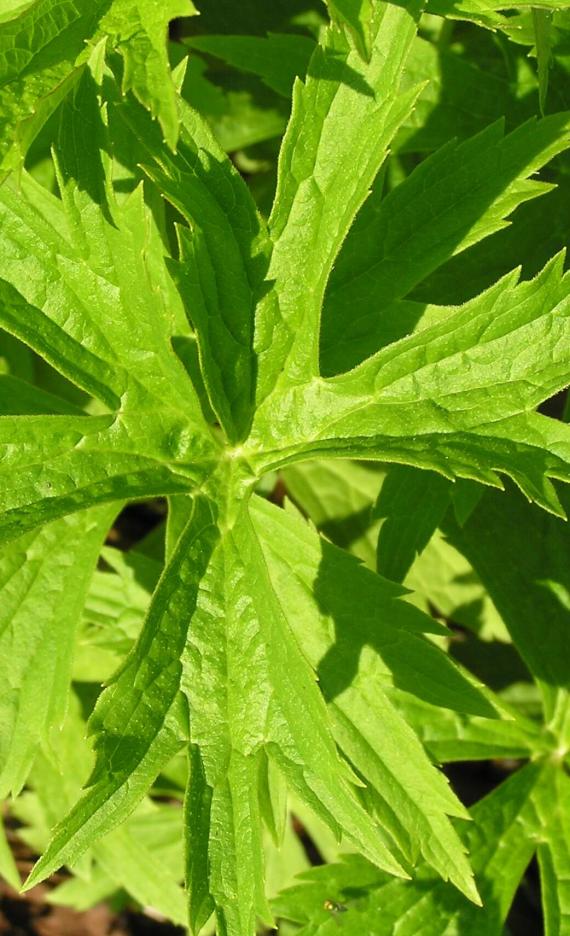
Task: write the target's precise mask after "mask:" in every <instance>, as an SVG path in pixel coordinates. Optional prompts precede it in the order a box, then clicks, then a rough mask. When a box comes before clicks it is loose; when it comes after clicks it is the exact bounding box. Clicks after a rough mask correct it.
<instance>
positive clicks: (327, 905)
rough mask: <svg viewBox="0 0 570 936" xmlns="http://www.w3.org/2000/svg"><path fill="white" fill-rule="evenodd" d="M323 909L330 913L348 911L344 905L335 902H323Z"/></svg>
mask: <svg viewBox="0 0 570 936" xmlns="http://www.w3.org/2000/svg"><path fill="white" fill-rule="evenodd" d="M323 908H324V909H325V910H328V911H329V912H330V913H346V911H347V910H348V907H345V905H344V904H340V903H337V902H336V900H325V902H324V904H323Z"/></svg>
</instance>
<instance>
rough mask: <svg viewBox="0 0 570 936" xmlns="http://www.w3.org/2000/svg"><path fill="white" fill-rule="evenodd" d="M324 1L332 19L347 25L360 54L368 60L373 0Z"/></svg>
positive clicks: (372, 19) (370, 45)
mask: <svg viewBox="0 0 570 936" xmlns="http://www.w3.org/2000/svg"><path fill="white" fill-rule="evenodd" d="M326 3H327V6H328V8H329V11H330V14H331V17H332V18H333V20H336V21H337V22H338V23H342V24H343V25H345V26H347V27H348V30H349V32H350V34H351V35H352V37H353V39H354V42H355V44H356V47H357V49H358V51H359V53H360V55H361V56H362V58H364V59H365V60H366V61H369V60H370V56H371V54H372V44H373V38H372V33H373V22H374V3H373V0H326Z"/></svg>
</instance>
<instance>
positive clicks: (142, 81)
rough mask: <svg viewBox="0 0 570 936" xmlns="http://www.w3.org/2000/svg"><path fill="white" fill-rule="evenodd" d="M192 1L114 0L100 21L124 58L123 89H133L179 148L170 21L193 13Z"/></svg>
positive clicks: (167, 139) (170, 145) (172, 146)
mask: <svg viewBox="0 0 570 936" xmlns="http://www.w3.org/2000/svg"><path fill="white" fill-rule="evenodd" d="M193 13H196V8H195V7H194V5H193V3H191V2H190V0H162V2H160V3H156V2H155V0H113V3H112V4H111V8H110V10H109V12H108V13H107V15H106V16H105V17H104V18H103V20H102V23H101V31H102V32H103V33H105V34H107V35H108V36H109V37H110V39H111V42H112V44H113V45H115V46H116V47H117V48H118V50H119V51H120V52H121V54H122V56H123V59H124V72H123V92H127V91H132V92H133V93H134V94H135V95H136V97H137V98H138V100H139V101H140V102H141V103H142V104H144V106H145V107H146V108H148V110H149V111H150V113H151V114H152V116H153V117H156V118H158V120H159V122H160V126H161V129H162V132H163V134H164V139H165V141H166V143H167V144H168V146H169V147H170V148H171V149H173V150H174V149H175V148H176V144H177V141H178V130H179V114H178V105H177V97H176V89H175V86H174V81H173V80H172V75H171V72H170V64H169V61H168V53H167V38H168V24H169V22H170V20H172V19H174V18H175V17H177V16H191V15H192V14H193Z"/></svg>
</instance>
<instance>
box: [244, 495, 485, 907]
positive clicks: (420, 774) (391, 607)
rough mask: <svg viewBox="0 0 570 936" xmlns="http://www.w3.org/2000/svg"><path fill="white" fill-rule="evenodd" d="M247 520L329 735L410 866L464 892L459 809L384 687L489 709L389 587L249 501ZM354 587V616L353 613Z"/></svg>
mask: <svg viewBox="0 0 570 936" xmlns="http://www.w3.org/2000/svg"><path fill="white" fill-rule="evenodd" d="M253 516H254V519H255V523H256V526H257V529H258V531H259V534H260V535H261V536H262V546H263V550H264V554H265V557H266V561H267V562H268V567H269V573H270V576H271V579H272V581H273V585H274V588H275V589H276V590H277V591H278V592H279V593H281V594H282V596H283V597H282V599H281V600H282V601H284V600H285V596H287V601H288V604H289V608H290V620H291V622H292V626H293V628H294V631H295V634H296V637H297V640H298V642H299V643H300V644H301V645H302V646H303V648H304V650H305V653H306V654H307V656H308V658H309V660H310V661H311V663H312V664H313V666H315V668H317V667H318V675H319V681H320V684H321V686H322V689H323V693H324V695H325V698H326V699H327V702H328V704H329V711H330V713H331V718H332V722H333V730H334V732H335V737H336V739H337V741H338V743H339V744H340V746H341V748H342V750H343V751H344V753H345V754H346V755H347V756H348V757H349V758H350V760H351V762H352V763H353V765H354V766H355V767H356V768H357V770H358V772H359V774H360V775H361V776H363V777H364V779H365V780H366V781H367V782H368V783H370V784H371V786H372V788H373V790H374V792H375V794H376V797H377V798H378V803H377V806H378V809H379V816H380V819H381V821H382V822H383V824H385V825H386V827H387V830H388V832H389V834H390V835H391V836H392V837H393V838H394V840H395V841H396V842H397V844H398V846H399V847H400V848H401V849H402V850H403V852H404V853H405V854H407V857H408V860H410V861H412V862H413V861H414V857H413V856H414V855H415V850H416V849H417V850H419V851H420V852H421V853H422V854H423V855H424V857H425V858H426V859H427V860H428V861H429V862H430V863H431V864H432V865H433V866H434V867H435V868H436V869H437V870H438V871H439V873H440V874H442V876H443V877H444V878H446V879H447V878H448V877H450V878H451V880H453V881H454V883H455V884H456V885H457V886H459V887H460V888H461V889H464V890H465V892H466V893H468V894H469V896H470V897H472V898H473V897H474V894H475V892H474V891H473V889H472V886H471V882H470V873H469V868H468V865H467V864H466V862H465V859H464V856H463V855H462V853H461V847H460V845H459V842H458V840H457V838H456V836H455V833H454V832H453V830H452V828H451V826H450V825H449V822H448V821H447V819H446V817H445V814H446V813H448V814H453V815H463V810H462V807H461V806H460V804H459V803H458V802H457V801H456V800H455V799H454V797H453V796H451V795H450V791H449V789H448V787H447V784H446V782H445V780H444V779H443V777H442V776H441V775H440V774H438V773H437V772H436V771H435V770H434V768H433V767H432V766H431V765H430V763H429V761H428V760H427V758H426V757H425V754H424V752H423V751H422V749H421V746H420V745H419V744H418V741H417V738H416V737H415V736H414V734H413V733H412V732H411V731H410V729H409V727H408V726H407V725H406V723H405V722H404V721H403V719H401V718H400V716H399V715H398V713H397V712H396V710H395V709H394V708H393V706H392V704H391V702H390V701H389V698H388V697H387V695H386V690H387V689H388V688H389V687H390V685H391V684H393V683H395V684H396V685H401V686H402V687H404V686H407V687H408V688H409V690H410V691H417V692H418V693H420V694H427V695H428V696H429V697H430V698H431V700H432V701H435V702H436V704H439V705H446V706H451V707H453V708H458V709H459V710H463V711H466V710H467V711H478V712H481V713H484V714H486V715H491V716H492V715H494V711H493V708H492V707H491V706H490V705H489V704H488V703H487V702H486V700H484V699H483V697H482V696H481V695H480V694H479V692H478V690H477V689H476V688H475V687H474V686H473V685H470V684H469V683H468V682H467V681H466V680H465V679H464V677H463V676H462V675H461V674H460V673H459V672H458V671H454V670H453V667H452V665H450V661H449V660H448V658H447V657H446V656H445V654H443V653H442V652H441V651H439V650H438V649H437V648H436V647H435V646H434V645H433V644H431V643H430V642H429V641H425V640H424V639H423V638H422V637H421V636H420V634H419V633H418V631H419V630H420V629H422V628H423V629H425V630H428V631H429V630H433V629H434V628H435V629H437V625H436V624H435V622H434V621H433V620H431V619H429V618H428V617H426V616H424V615H423V614H421V612H419V611H417V609H415V608H414V607H413V606H412V605H410V604H408V603H407V602H403V601H401V600H400V596H401V590H400V589H399V588H398V586H395V585H393V584H392V583H388V582H387V581H386V580H384V579H381V578H380V577H379V576H376V575H375V574H374V573H371V572H369V571H368V570H366V569H364V568H363V567H361V566H359V565H358V564H357V563H356V562H355V560H354V559H352V558H350V557H348V556H346V554H345V553H343V552H342V551H340V550H337V549H335V548H334V547H332V546H330V545H328V544H327V543H326V542H325V541H323V540H319V537H318V536H317V535H316V534H315V533H313V532H311V531H310V529H309V528H308V527H307V526H306V525H305V524H303V523H302V521H300V520H298V519H296V518H294V517H292V516H289V515H286V514H284V513H283V511H279V510H277V509H276V508H275V507H272V506H271V505H269V504H266V503H265V502H263V501H256V502H255V510H254V514H253ZM357 582H358V584H357ZM355 590H356V591H357V592H358V595H359V610H358V616H357V617H355V616H354V615H353V613H352V608H353V601H352V597H351V596H352V594H353V592H354V591H355ZM313 594H314V597H313ZM380 621H381V622H382V627H381V628H379V627H378V622H380ZM348 622H350V626H347V625H348ZM396 648H397V649H396ZM420 673H421V675H420ZM411 790H413V791H414V792H413V795H412V797H410V791H411Z"/></svg>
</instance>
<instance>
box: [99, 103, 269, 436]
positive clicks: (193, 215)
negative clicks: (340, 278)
mask: <svg viewBox="0 0 570 936" xmlns="http://www.w3.org/2000/svg"><path fill="white" fill-rule="evenodd" d="M182 113H183V127H182V131H181V139H180V145H179V148H178V152H177V154H175V155H172V156H171V155H169V154H165V153H164V150H163V148H161V147H160V141H159V140H157V139H156V133H153V128H152V126H151V125H150V122H149V120H148V119H147V115H146V114H145V113H144V111H142V110H141V109H140V108H136V107H134V106H133V105H132V104H129V103H128V102H125V103H120V104H119V105H118V106H117V108H116V109H115V110H114V112H113V116H114V117H116V118H117V121H120V122H121V123H122V124H123V125H126V126H127V127H128V128H129V132H131V133H132V134H133V136H134V137H135V139H136V140H137V141H138V143H139V145H140V146H141V147H142V148H143V149H144V151H145V153H146V154H147V159H148V160H150V161H151V162H150V164H149V165H147V167H146V171H147V173H148V175H149V176H150V177H151V178H152V179H153V180H154V181H155V182H156V183H157V184H158V185H159V187H160V190H161V192H162V193H163V194H164V195H165V196H166V198H168V199H169V200H170V201H171V202H172V204H173V205H174V206H175V207H176V208H177V209H178V210H179V211H180V212H181V213H182V215H183V216H184V217H185V218H186V219H187V221H188V222H189V224H190V226H191V227H190V229H188V228H182V227H179V228H178V236H179V241H180V253H181V262H180V263H173V264H171V266H170V268H171V270H172V271H173V273H174V275H175V276H176V278H177V279H178V284H179V288H180V292H181V294H182V296H183V297H184V301H185V304H186V309H187V314H188V317H189V319H190V320H191V322H192V325H193V327H194V328H195V330H196V333H197V339H198V347H199V353H200V363H201V366H202V370H203V374H204V379H205V382H206V387H207V390H208V394H209V398H210V403H211V405H212V408H213V410H214V411H215V413H216V415H217V417H218V419H219V420H220V423H221V425H222V426H223V428H224V430H225V432H226V435H227V436H228V438H229V440H230V441H231V442H237V441H240V440H242V439H243V438H244V437H245V436H247V433H248V431H249V427H250V424H251V419H252V415H253V407H254V401H255V388H256V376H257V363H256V348H255V343H256V341H259V340H260V338H259V336H257V337H256V327H257V323H258V322H261V323H262V322H263V318H264V315H267V314H268V313H269V312H270V310H269V308H268V307H267V304H266V303H264V301H263V295H264V293H266V292H267V285H266V284H264V279H265V275H266V272H267V264H268V253H269V241H268V237H267V232H266V230H265V226H264V224H263V222H262V220H261V218H260V217H259V215H258V213H257V211H256V209H255V204H254V202H253V199H252V197H251V195H250V193H249V191H248V190H247V187H246V185H245V183H244V182H243V180H242V179H241V178H240V176H239V174H238V172H237V171H236V170H235V169H234V167H233V166H232V165H231V163H230V162H229V160H228V159H227V157H226V156H225V154H224V152H223V151H222V150H221V148H220V146H219V145H218V144H217V143H216V141H215V140H214V138H213V136H212V134H211V132H210V130H209V129H208V127H207V125H206V124H205V122H204V120H203V119H202V118H201V117H200V115H199V114H198V113H197V112H195V111H193V110H191V109H190V108H189V107H184V108H183V110H182ZM269 301H271V300H269ZM256 307H257V308H256ZM266 327H267V326H266Z"/></svg>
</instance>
